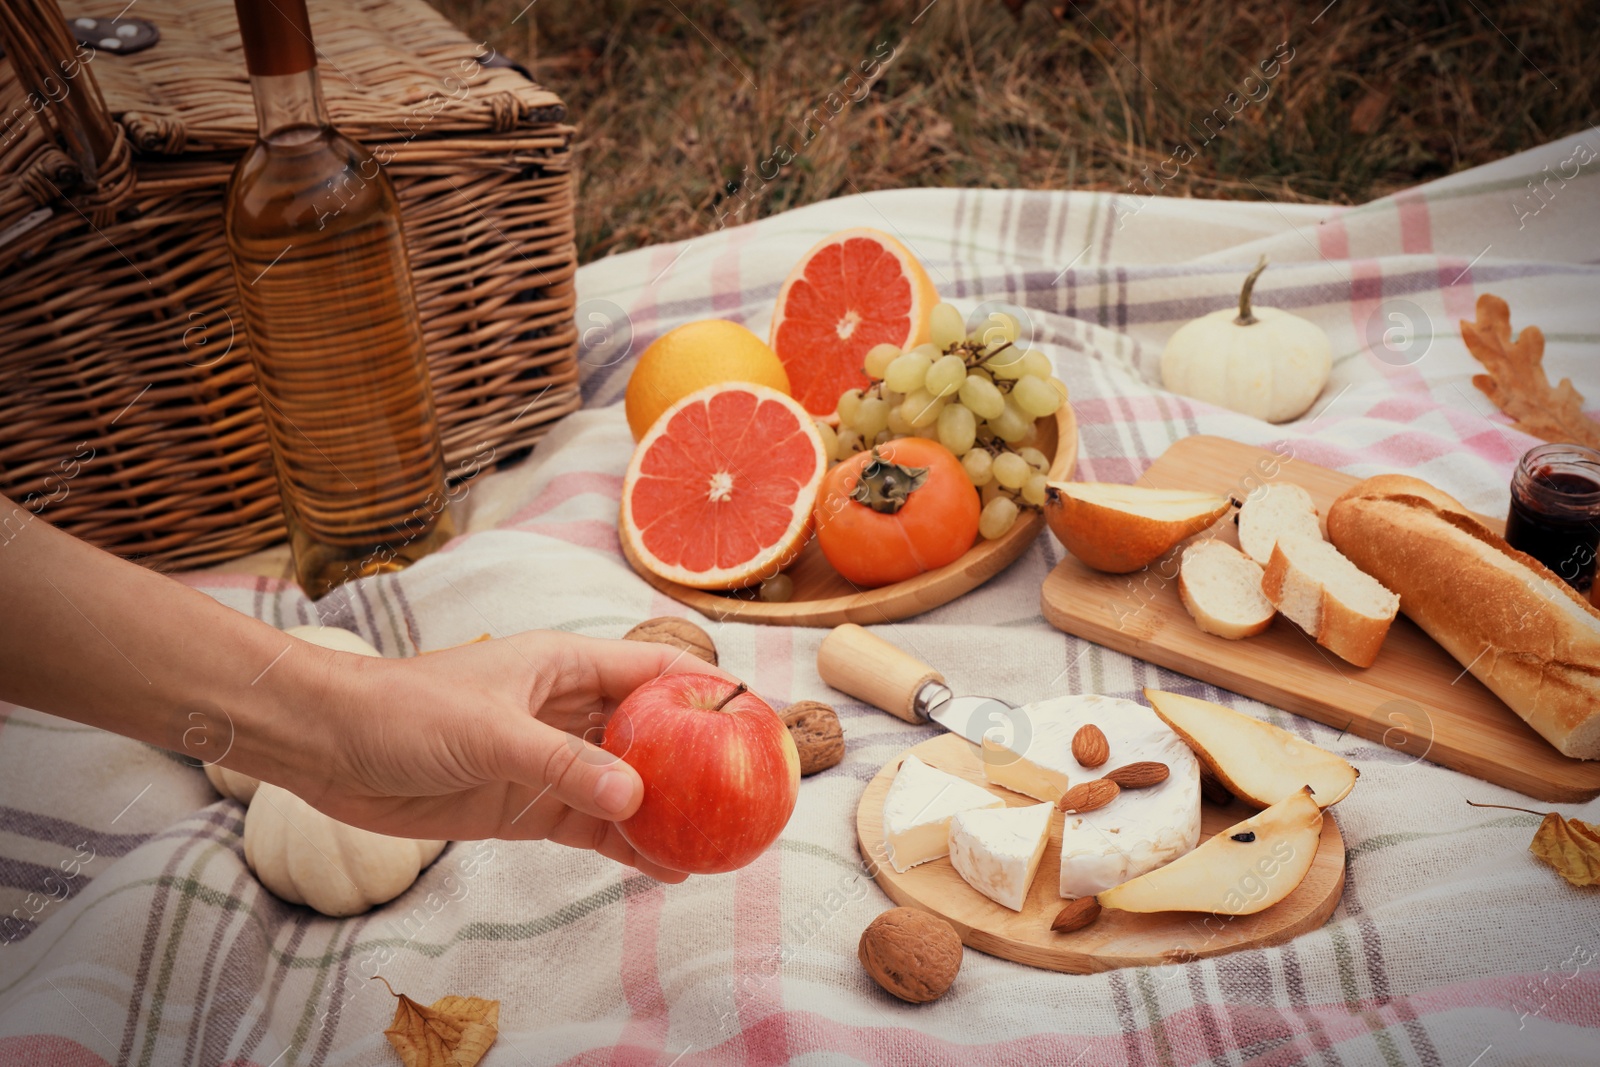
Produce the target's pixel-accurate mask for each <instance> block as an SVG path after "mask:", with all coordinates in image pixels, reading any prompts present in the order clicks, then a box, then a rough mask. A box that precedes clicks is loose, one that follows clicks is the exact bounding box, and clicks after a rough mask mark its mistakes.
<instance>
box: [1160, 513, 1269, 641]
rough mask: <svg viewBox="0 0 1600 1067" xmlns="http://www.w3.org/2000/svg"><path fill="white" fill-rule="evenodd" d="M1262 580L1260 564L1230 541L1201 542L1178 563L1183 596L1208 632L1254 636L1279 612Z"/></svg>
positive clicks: (1236, 637)
mask: <svg viewBox="0 0 1600 1067" xmlns="http://www.w3.org/2000/svg"><path fill="white" fill-rule="evenodd" d="M1261 577H1262V572H1261V566H1260V565H1259V564H1257V563H1256V562H1255V561H1254V560H1252V559H1251V558H1250V557H1249V556H1246V555H1245V554H1244V553H1243V552H1240V551H1239V550H1238V549H1237V548H1234V547H1233V546H1232V545H1230V544H1228V543H1227V542H1225V541H1218V540H1216V539H1215V538H1211V539H1208V540H1205V541H1196V542H1195V543H1194V544H1192V545H1190V546H1189V547H1188V548H1186V549H1184V550H1183V562H1182V563H1180V564H1179V565H1178V597H1179V598H1180V599H1181V600H1182V601H1183V606H1184V607H1186V608H1188V609H1189V614H1190V615H1192V616H1194V621H1195V624H1196V625H1197V626H1199V627H1200V629H1202V630H1204V631H1205V632H1206V633H1208V634H1216V635H1217V636H1218V637H1226V638H1227V639H1228V640H1230V641H1237V640H1239V639H1240V638H1241V637H1254V636H1255V635H1256V634H1258V633H1260V632H1261V631H1262V630H1265V629H1266V628H1267V627H1268V626H1271V625H1272V617H1273V616H1274V615H1276V614H1277V613H1278V612H1277V609H1276V608H1274V607H1273V606H1272V601H1270V600H1268V599H1267V598H1266V596H1265V595H1264V594H1263V593H1262V592H1261Z"/></svg>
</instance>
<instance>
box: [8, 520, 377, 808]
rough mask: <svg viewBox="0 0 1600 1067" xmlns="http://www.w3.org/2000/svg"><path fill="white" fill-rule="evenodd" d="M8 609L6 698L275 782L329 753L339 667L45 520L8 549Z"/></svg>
mask: <svg viewBox="0 0 1600 1067" xmlns="http://www.w3.org/2000/svg"><path fill="white" fill-rule="evenodd" d="M12 507H13V505H12V504H11V502H10V501H8V500H6V499H5V498H4V497H0V514H11V513H12ZM0 605H4V608H3V609H0V699H4V700H6V701H10V702H12V703H16V704H20V705H23V706H26V707H30V708H35V709H37V710H39V711H46V712H50V713H51V714H55V715H60V716H62V717H64V718H69V719H73V720H76V721H78V722H82V723H87V724H90V725H93V726H99V727H102V728H104V729H107V730H112V731H115V732H117V733H120V734H124V735H126V736H129V737H134V738H137V739H139V740H142V741H148V742H150V743H151V744H155V745H160V746H162V747H164V748H168V749H172V750H174V751H180V752H185V753H186V754H188V755H191V756H194V757H195V758H197V759H203V760H216V759H218V758H220V757H221V756H222V755H223V753H224V751H226V750H227V749H228V748H229V747H230V745H231V746H232V748H233V752H232V753H231V754H230V758H229V759H228V760H227V763H228V764H229V766H233V767H237V768H238V769H239V770H242V771H245V772H246V773H249V774H253V775H256V776H257V777H262V778H267V779H269V780H277V781H284V780H285V779H286V778H290V777H293V774H294V768H296V767H298V766H302V765H305V764H306V763H307V762H309V761H306V760H304V759H302V758H301V757H302V755H303V753H304V752H305V751H306V750H307V748H308V747H309V746H316V745H317V744H318V741H319V738H320V736H321V733H322V729H323V727H322V726H321V720H322V719H323V716H320V715H318V714H316V712H317V710H318V709H317V705H318V704H319V703H321V702H323V701H325V700H326V699H327V698H328V684H329V678H330V675H331V670H330V664H331V662H332V661H333V657H334V654H332V653H324V651H323V650H321V649H317V648H315V647H314V646H312V645H309V644H306V643H305V642H300V641H295V640H293V639H292V638H289V637H287V636H285V635H284V634H283V633H281V632H280V631H278V630H276V629H274V628H273V627H271V626H268V625H267V624H265V623H262V622H259V621H257V620H255V619H252V618H250V617H249V616H247V615H244V614H241V613H240V612H237V611H234V610H233V609H231V608H229V607H226V606H225V605H222V604H220V603H218V602H217V601H215V600H213V599H211V598H210V597H208V596H206V595H205V594H203V593H200V592H198V591H196V590H193V589H190V588H189V587H188V586H185V585H183V584H182V583H180V582H177V581H175V580H173V579H171V578H168V577H166V576H164V575H161V574H157V573H155V572H153V571H150V570H146V569H145V568H143V567H140V566H138V565H136V564H133V563H129V562H127V561H126V560H121V559H118V558H117V557H115V556H112V555H110V554H109V553H106V552H102V551H100V550H99V549H96V548H93V547H91V546H90V545H88V544H86V543H84V542H82V541H80V540H78V539H76V538H74V537H71V536H70V535H68V534H65V533H62V532H61V531H59V530H57V529H55V528H54V527H52V526H51V525H50V524H48V523H47V522H45V521H44V520H42V519H37V518H35V519H33V520H32V521H30V522H28V523H27V524H26V525H25V526H23V527H22V528H21V529H20V530H19V531H16V532H15V534H14V536H11V537H10V539H9V540H7V541H3V542H0ZM286 650H287V651H286ZM352 658H354V657H352Z"/></svg>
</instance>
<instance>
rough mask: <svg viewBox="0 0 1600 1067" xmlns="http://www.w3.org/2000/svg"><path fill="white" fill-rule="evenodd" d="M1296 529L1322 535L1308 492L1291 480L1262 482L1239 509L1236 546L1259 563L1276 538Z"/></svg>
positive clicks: (1266, 557) (1265, 561)
mask: <svg viewBox="0 0 1600 1067" xmlns="http://www.w3.org/2000/svg"><path fill="white" fill-rule="evenodd" d="M1296 533H1300V534H1306V535H1307V536H1310V537H1315V538H1317V539H1319V540H1320V539H1321V538H1322V527H1320V526H1318V525H1317V506H1316V505H1315V504H1313V503H1312V502H1311V494H1310V493H1308V492H1306V491H1305V490H1304V489H1302V488H1300V487H1299V486H1298V485H1295V484H1293V483H1292V482H1273V483H1271V484H1269V485H1264V486H1262V487H1261V488H1260V490H1258V491H1257V492H1255V493H1252V494H1251V495H1250V496H1249V498H1248V499H1246V500H1245V502H1244V506H1242V507H1241V508H1240V509H1239V547H1240V548H1242V549H1244V554H1245V555H1247V556H1249V557H1250V558H1251V559H1253V560H1255V561H1256V562H1257V563H1259V564H1260V565H1261V566H1263V567H1265V566H1266V565H1267V564H1268V563H1269V562H1271V560H1272V546H1273V545H1275V544H1277V543H1278V538H1280V537H1283V536H1285V535H1288V534H1296Z"/></svg>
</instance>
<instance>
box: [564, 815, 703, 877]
mask: <svg viewBox="0 0 1600 1067" xmlns="http://www.w3.org/2000/svg"><path fill="white" fill-rule="evenodd" d="M549 840H551V841H555V842H557V843H559V844H562V845H570V846H572V847H573V848H588V849H593V850H594V851H595V852H598V853H600V855H602V856H606V857H609V858H610V859H614V860H616V861H617V862H618V863H624V864H627V865H628V866H630V867H634V868H636V869H637V870H638V871H639V873H641V874H644V875H648V876H649V877H651V878H654V879H655V880H656V881H658V882H666V883H668V884H670V885H676V884H678V883H679V882H681V881H683V880H684V879H686V878H688V877H689V876H688V875H687V874H685V873H683V872H682V871H675V870H673V869H672V868H670V867H663V866H661V865H660V864H658V863H653V862H651V861H650V860H647V859H645V858H644V857H643V856H641V855H639V851H638V849H636V848H634V847H633V846H632V845H630V844H628V841H627V838H625V837H623V836H622V831H621V830H619V829H618V828H617V824H616V823H614V822H606V821H604V820H602V819H592V818H589V817H588V816H584V815H579V814H577V813H575V812H574V813H569V814H568V815H567V816H566V817H565V818H563V819H562V820H561V821H560V823H558V824H557V825H556V826H555V828H554V829H552V830H551V832H550V836H549Z"/></svg>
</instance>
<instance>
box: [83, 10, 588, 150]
mask: <svg viewBox="0 0 1600 1067" xmlns="http://www.w3.org/2000/svg"><path fill="white" fill-rule="evenodd" d="M307 6H308V8H309V9H310V14H311V28H312V34H313V36H314V37H315V39H316V46H317V57H318V65H319V67H320V69H321V74H322V78H321V81H322V91H323V96H324V98H325V100H326V102H327V105H328V112H329V115H330V117H331V118H332V120H333V123H334V125H336V126H338V127H339V129H340V130H341V131H342V132H344V133H346V134H348V135H350V136H351V137H354V138H356V139H357V140H359V141H363V142H370V143H374V144H377V143H388V144H393V143H395V142H406V141H425V140H439V139H444V138H451V137H461V136H464V135H465V136H470V135H472V134H484V133H509V132H511V131H514V130H528V129H532V128H538V127H545V128H548V127H550V126H552V125H554V124H559V123H562V122H564V121H565V119H566V108H565V106H564V105H563V104H562V102H561V99H560V97H558V96H556V95H555V94H554V93H552V92H550V91H549V90H547V89H544V88H542V87H540V86H538V85H536V84H534V83H533V82H532V81H530V80H529V79H528V78H527V77H525V74H524V73H519V72H518V70H517V69H514V68H511V67H507V66H496V65H491V64H493V63H494V62H495V60H496V54H495V52H494V49H493V48H492V47H490V46H489V45H488V44H487V43H482V44H480V43H478V42H474V41H473V40H471V39H470V38H468V37H466V36H465V35H464V34H462V33H461V32H460V31H458V30H457V29H456V28H455V27H454V26H452V25H451V24H450V22H449V21H448V20H446V19H445V18H444V17H443V16H442V15H440V14H439V13H438V12H436V11H434V10H433V9H432V8H431V7H429V6H428V5H427V4H426V3H424V2H423V0H309V2H308V4H307ZM139 13H140V15H141V16H142V17H144V18H146V19H148V20H150V21H151V22H153V23H155V24H156V25H157V26H158V27H159V28H160V31H161V40H160V42H159V43H158V44H156V45H155V46H154V47H151V48H149V49H147V50H145V51H143V52H140V53H138V54H136V55H124V56H114V57H113V56H107V57H104V59H102V60H100V61H97V62H96V63H95V68H94V69H95V74H96V75H97V76H98V78H99V81H100V86H101V89H102V91H103V92H104V94H105V99H106V104H107V106H108V108H109V109H110V111H111V114H112V115H113V116H114V117H115V118H116V119H117V120H118V121H120V122H121V123H122V125H123V127H124V128H125V129H126V130H127V134H128V139H129V141H131V142H132V144H133V147H134V148H136V149H137V150H138V151H140V152H141V153H145V154H156V155H178V154H182V153H204V152H230V153H231V152H237V151H239V150H242V149H244V148H246V147H248V146H249V145H250V144H251V143H253V142H254V140H255V135H256V119H255V108H254V104H253V102H252V100H251V96H250V82H249V78H248V75H247V74H246V73H245V63H244V49H243V45H242V44H241V42H240V40H239V27H238V21H237V16H236V15H235V12H234V6H233V3H232V0H143V3H141V5H140V8H139Z"/></svg>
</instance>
